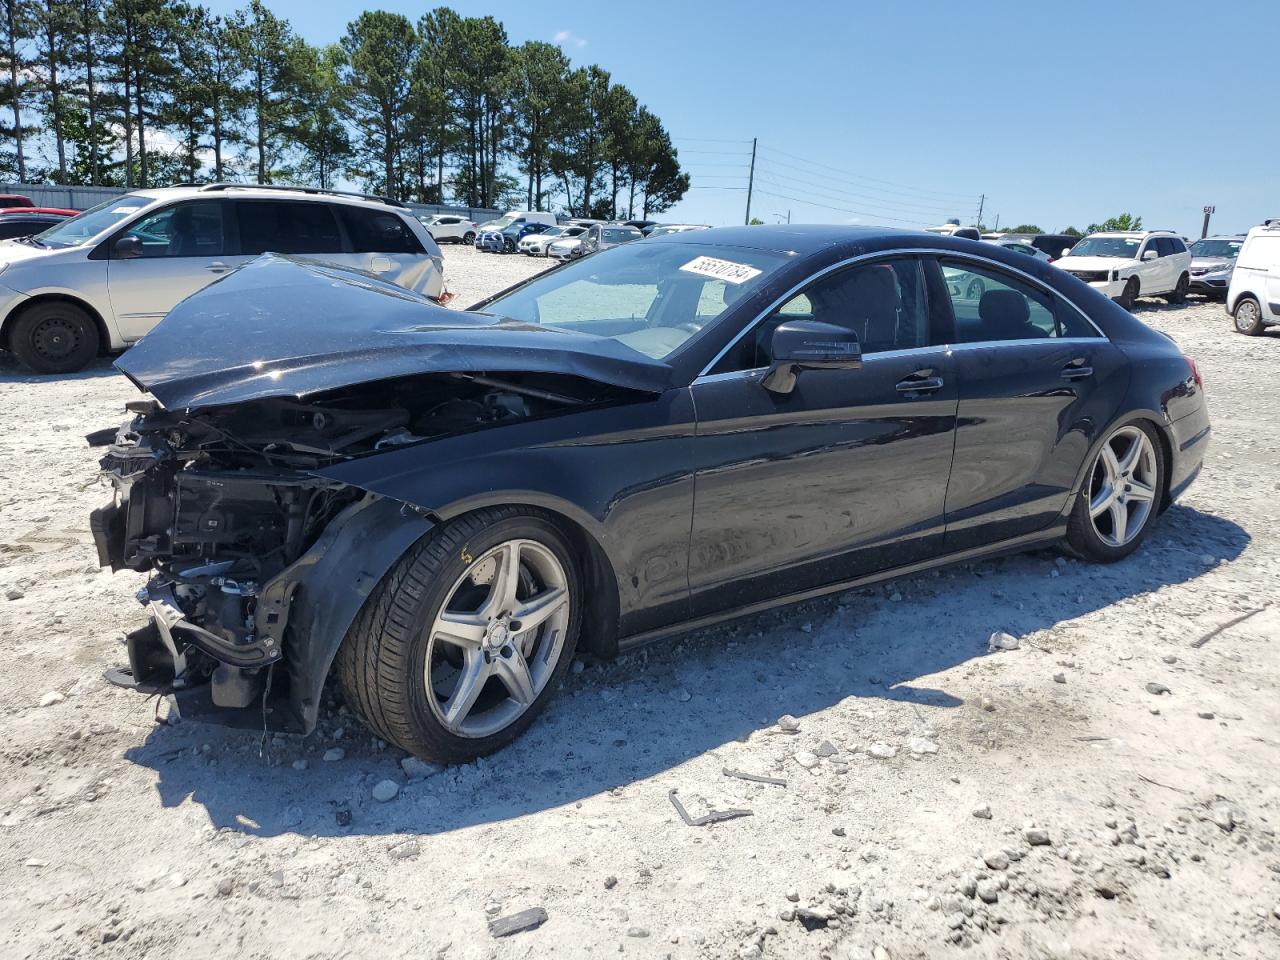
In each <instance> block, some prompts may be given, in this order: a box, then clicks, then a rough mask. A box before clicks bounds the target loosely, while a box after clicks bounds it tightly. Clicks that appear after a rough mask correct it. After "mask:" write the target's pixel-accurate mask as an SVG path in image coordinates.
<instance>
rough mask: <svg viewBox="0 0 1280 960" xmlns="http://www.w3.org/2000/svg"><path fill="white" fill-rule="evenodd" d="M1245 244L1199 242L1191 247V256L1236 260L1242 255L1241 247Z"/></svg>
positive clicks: (1212, 241) (1225, 241)
mask: <svg viewBox="0 0 1280 960" xmlns="http://www.w3.org/2000/svg"><path fill="white" fill-rule="evenodd" d="M1243 243H1244V241H1243V240H1197V241H1196V242H1195V243H1193V244H1192V245H1191V255H1192V256H1193V257H1221V258H1223V259H1228V260H1234V259H1235V258H1236V257H1238V256H1239V255H1240V246H1241V245H1242V244H1243Z"/></svg>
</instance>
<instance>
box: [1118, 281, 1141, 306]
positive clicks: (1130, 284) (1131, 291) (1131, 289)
mask: <svg viewBox="0 0 1280 960" xmlns="http://www.w3.org/2000/svg"><path fill="white" fill-rule="evenodd" d="M1137 300H1138V278H1137V277H1130V278H1129V279H1128V280H1126V281H1125V284H1124V291H1123V292H1122V293H1121V294H1120V296H1118V297H1116V303H1118V304H1120V306H1122V307H1124V308H1125V309H1126V310H1128V311H1129V312H1131V313H1132V312H1133V305H1134V304H1135V303H1136V302H1137Z"/></svg>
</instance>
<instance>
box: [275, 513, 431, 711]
mask: <svg viewBox="0 0 1280 960" xmlns="http://www.w3.org/2000/svg"><path fill="white" fill-rule="evenodd" d="M431 527H432V523H431V521H430V520H428V519H427V518H426V517H425V516H424V515H423V514H422V513H421V512H419V511H417V510H414V509H413V508H411V507H408V506H406V505H405V504H403V503H401V502H400V501H398V500H393V499H390V498H387V497H379V496H374V495H369V496H366V497H365V498H364V499H362V500H359V501H357V502H356V503H353V504H352V505H351V506H349V507H347V508H346V509H345V510H343V511H342V513H340V514H339V515H338V516H337V517H336V518H334V520H333V522H332V523H330V524H329V526H328V527H326V528H325V531H324V533H323V534H322V535H321V536H320V539H319V540H317V541H316V543H315V544H314V545H313V546H312V547H311V549H310V550H308V551H307V552H306V553H304V554H303V555H302V556H301V557H299V558H298V559H297V560H296V561H295V562H294V563H293V564H291V565H290V566H288V567H286V568H285V569H284V570H283V571H281V572H280V573H279V574H277V575H276V576H275V577H273V578H272V579H271V580H270V581H268V582H267V583H266V584H265V585H264V586H263V588H262V594H261V597H260V600H259V603H258V609H257V612H256V614H255V619H256V621H257V627H258V630H259V633H260V634H262V635H274V636H277V637H279V638H280V641H279V642H281V643H282V647H281V649H283V651H284V660H283V665H284V667H285V669H286V670H287V672H288V676H289V711H290V714H291V716H290V721H291V722H290V726H291V727H292V728H293V729H296V730H298V731H300V732H302V733H310V732H311V731H312V730H313V729H315V725H316V718H317V716H318V715H319V710H320V694H321V691H322V690H323V688H324V681H325V677H327V676H328V674H329V666H330V664H332V663H333V658H334V656H335V655H336V654H337V652H338V647H339V646H341V645H342V640H343V638H344V637H345V636H346V635H347V630H348V628H350V626H351V623H352V622H353V621H354V620H355V618H356V615H357V614H358V613H359V612H360V608H361V607H363V606H364V603H365V601H366V600H368V599H369V594H370V593H372V592H373V588H374V587H375V586H377V584H378V582H379V581H380V580H381V579H382V578H383V576H384V575H385V574H386V572H387V571H388V570H389V569H391V567H392V566H393V565H394V564H395V563H396V561H398V560H399V559H400V558H401V557H402V556H403V555H404V553H405V551H407V550H408V549H409V548H410V547H411V546H413V545H414V544H415V543H417V542H418V540H420V539H421V538H422V537H423V536H424V535H425V534H426V533H427V531H428V530H430V529H431Z"/></svg>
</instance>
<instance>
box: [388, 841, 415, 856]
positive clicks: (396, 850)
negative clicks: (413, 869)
mask: <svg viewBox="0 0 1280 960" xmlns="http://www.w3.org/2000/svg"><path fill="white" fill-rule="evenodd" d="M418 851H419V847H418V841H417V840H406V841H405V842H404V843H397V844H396V845H395V846H394V847H392V848H391V849H390V850H388V851H387V852H388V853H389V854H390V855H391V859H392V860H410V859H412V858H413V857H416V856H417V855H418Z"/></svg>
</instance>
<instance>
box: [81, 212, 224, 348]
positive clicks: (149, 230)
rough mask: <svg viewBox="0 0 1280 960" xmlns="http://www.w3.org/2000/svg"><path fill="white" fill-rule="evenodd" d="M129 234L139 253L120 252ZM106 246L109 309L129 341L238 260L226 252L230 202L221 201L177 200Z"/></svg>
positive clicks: (124, 336)
mask: <svg viewBox="0 0 1280 960" xmlns="http://www.w3.org/2000/svg"><path fill="white" fill-rule="evenodd" d="M125 237H129V238H133V239H135V240H137V241H138V245H136V246H134V248H133V249H134V251H135V252H136V253H137V255H136V256H130V257H124V256H121V254H120V251H119V249H118V248H117V244H118V243H119V241H120V240H122V239H124V238H125ZM104 250H105V254H106V256H107V258H108V259H107V291H108V296H109V298H110V300H111V310H112V312H113V313H114V314H115V317H116V325H117V327H118V329H119V330H120V336H121V337H122V338H123V339H124V340H125V341H127V342H132V341H134V340H137V339H138V338H139V337H141V336H143V335H144V334H145V333H147V331H149V330H150V329H151V328H152V327H154V326H155V325H156V324H157V323H159V322H160V320H161V318H163V317H164V315H165V314H166V313H168V312H169V311H170V310H171V309H173V307H174V306H175V305H176V304H177V303H178V302H179V301H181V300H184V299H186V298H187V297H189V296H191V294H193V293H195V292H196V291H197V290H202V289H203V288H204V287H205V286H207V285H208V284H210V283H212V282H213V281H214V280H217V279H218V277H220V276H221V275H222V274H224V273H226V272H227V271H228V270H230V269H231V268H232V267H233V266H235V264H236V263H238V262H239V261H238V259H237V258H235V257H232V256H229V255H228V243H227V225H226V201H225V200H217V199H214V200H207V199H200V200H179V201H177V202H176V203H171V204H169V205H168V206H165V207H161V208H159V209H156V210H153V211H151V212H150V213H146V214H144V215H143V216H141V217H139V218H138V219H137V220H135V221H134V222H133V223H131V224H130V225H129V226H127V227H126V228H124V229H123V230H121V231H120V232H119V233H116V234H114V235H113V236H112V238H111V239H110V240H109V241H108V242H107V243H106V244H105V246H104Z"/></svg>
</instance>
